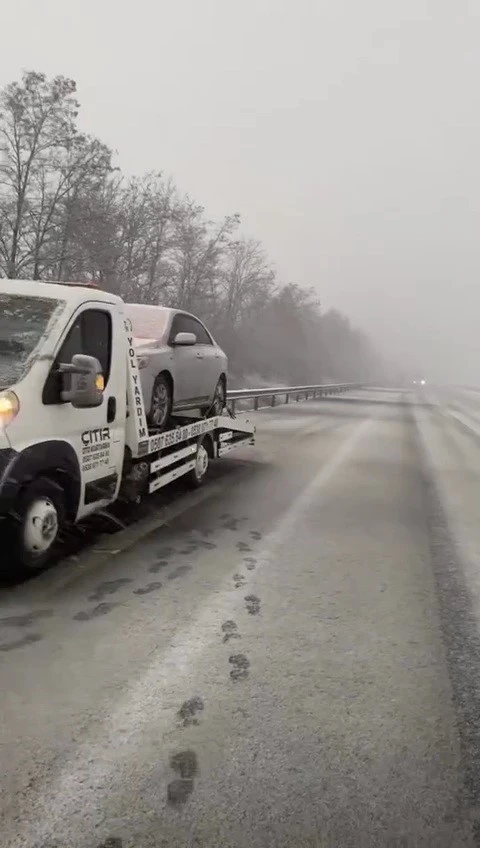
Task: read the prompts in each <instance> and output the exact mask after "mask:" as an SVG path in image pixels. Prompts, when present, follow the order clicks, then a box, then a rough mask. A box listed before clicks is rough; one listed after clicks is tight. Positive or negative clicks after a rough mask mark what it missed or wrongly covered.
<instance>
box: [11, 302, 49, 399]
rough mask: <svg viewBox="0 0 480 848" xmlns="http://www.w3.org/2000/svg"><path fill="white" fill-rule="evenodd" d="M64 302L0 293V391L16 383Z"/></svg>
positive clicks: (27, 366) (26, 369)
mask: <svg viewBox="0 0 480 848" xmlns="http://www.w3.org/2000/svg"><path fill="white" fill-rule="evenodd" d="M63 307H64V301H61V300H55V299H53V298H50V297H30V296H25V295H16V294H0V389H7V388H9V386H12V385H14V384H15V383H18V381H19V380H21V379H22V377H23V376H24V375H25V373H26V372H27V371H28V369H29V368H30V365H31V361H32V358H33V355H34V354H35V352H36V350H37V348H38V346H39V344H40V342H41V341H42V339H43V338H44V336H45V335H46V334H47V331H48V328H49V324H50V321H51V320H52V319H53V317H54V315H55V313H56V312H57V310H59V309H63Z"/></svg>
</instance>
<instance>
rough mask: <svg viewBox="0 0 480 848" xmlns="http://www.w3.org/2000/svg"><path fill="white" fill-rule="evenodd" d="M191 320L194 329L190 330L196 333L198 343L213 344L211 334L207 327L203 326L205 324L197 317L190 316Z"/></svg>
mask: <svg viewBox="0 0 480 848" xmlns="http://www.w3.org/2000/svg"><path fill="white" fill-rule="evenodd" d="M190 322H191V326H192V329H191V330H190V332H191V333H195V335H196V337H197V344H208V345H211V344H212V340H211V338H210V336H209V334H208V333H207V331H206V329H205V327H204V326H203V324H200V321H196V320H195V318H190Z"/></svg>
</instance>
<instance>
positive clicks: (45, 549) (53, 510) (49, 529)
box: [7, 477, 66, 576]
mask: <svg viewBox="0 0 480 848" xmlns="http://www.w3.org/2000/svg"><path fill="white" fill-rule="evenodd" d="M65 515H66V508H65V494H64V491H63V489H62V488H61V486H59V485H58V483H55V482H54V481H53V480H50V479H49V478H48V477H37V478H36V480H33V481H32V482H31V483H30V484H29V485H28V486H27V487H26V488H25V489H24V490H23V492H22V494H21V496H20V499H19V502H18V504H17V507H16V509H15V513H14V514H13V515H12V516H11V517H9V518H8V519H7V520H8V521H9V524H10V526H9V531H10V532H9V534H8V535H9V542H10V544H9V545H8V555H9V558H10V559H11V562H10V563H7V569H8V572H9V573H10V574H14V573H16V574H18V576H20V573H22V572H23V574H25V575H28V574H31V573H32V572H35V571H38V570H39V569H42V568H44V567H45V566H46V565H47V563H48V561H49V560H50V558H51V556H52V553H53V549H54V547H55V544H56V542H57V541H58V537H59V535H60V532H61V530H62V527H63V525H64V522H65Z"/></svg>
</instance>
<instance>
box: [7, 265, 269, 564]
mask: <svg viewBox="0 0 480 848" xmlns="http://www.w3.org/2000/svg"><path fill="white" fill-rule="evenodd" d="M83 351H89V352H88V353H84V352H83ZM92 352H93V353H94V354H95V355H92ZM195 416H198V417H195ZM200 416H201V413H200V411H198V413H197V412H195V411H194V412H189V413H188V417H187V415H185V416H183V417H182V418H178V417H177V418H176V419H175V420H174V422H173V423H172V429H169V430H168V431H166V432H154V431H150V430H149V429H148V426H147V419H146V414H145V405H144V400H143V397H142V391H141V387H140V377H139V370H138V362H137V355H136V351H135V346H134V339H133V333H132V327H131V324H130V322H129V320H128V319H127V318H126V315H125V310H124V302H123V300H122V299H121V298H120V297H118V296H116V295H113V294H110V293H108V292H105V291H101V290H99V289H97V288H93V287H89V286H86V285H79V284H65V283H44V282H31V281H25V280H0V571H1V570H4V569H5V570H11V569H12V566H14V568H16V569H19V570H23V571H29V570H33V569H36V568H41V567H43V566H44V565H45V564H46V563H47V562H48V560H49V558H50V556H51V554H52V550H53V549H54V547H55V544H56V542H57V540H58V537H59V535H60V533H61V531H62V528H63V527H64V526H65V525H66V524H69V523H70V524H71V523H75V522H79V521H81V520H82V519H85V518H86V517H87V516H89V515H91V514H92V513H95V512H99V511H101V510H104V509H105V508H106V507H108V506H109V505H110V504H112V503H113V502H114V501H116V500H117V499H118V498H122V499H126V500H131V501H133V502H136V501H138V500H140V499H141V498H142V497H143V496H144V495H146V494H151V493H153V492H156V491H157V490H158V489H160V488H162V487H163V486H166V485H167V484H168V483H170V482H172V481H173V480H177V479H178V478H179V477H181V476H186V475H188V479H189V481H190V482H191V483H192V484H193V485H194V486H198V485H200V484H201V483H202V482H203V481H204V479H205V476H206V474H207V470H208V466H209V462H210V460H212V459H215V458H217V457H220V456H222V455H223V454H225V453H227V452H228V451H230V450H232V449H233V448H234V447H237V446H241V445H251V444H253V443H254V438H255V427H254V425H253V424H252V422H251V421H250V420H249V419H248V417H245V416H239V417H238V418H237V417H232V416H231V415H230V414H229V412H228V410H227V409H225V411H224V413H223V414H222V415H220V416H215V417H206V418H201V417H200Z"/></svg>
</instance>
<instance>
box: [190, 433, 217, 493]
mask: <svg viewBox="0 0 480 848" xmlns="http://www.w3.org/2000/svg"><path fill="white" fill-rule="evenodd" d="M212 457H213V444H212V439H211V437H210V435H209V434H208V433H205V435H204V436H199V439H198V442H197V453H196V456H195V460H196V461H195V468H194V469H193V470H192V471H190V473H189V474H188V475H187V481H188V483H189V485H190V486H191V487H192V489H198V488H199V487H200V486H202V485H203V484H204V482H205V480H206V479H207V476H208V470H209V467H210V460H211V459H212Z"/></svg>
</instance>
